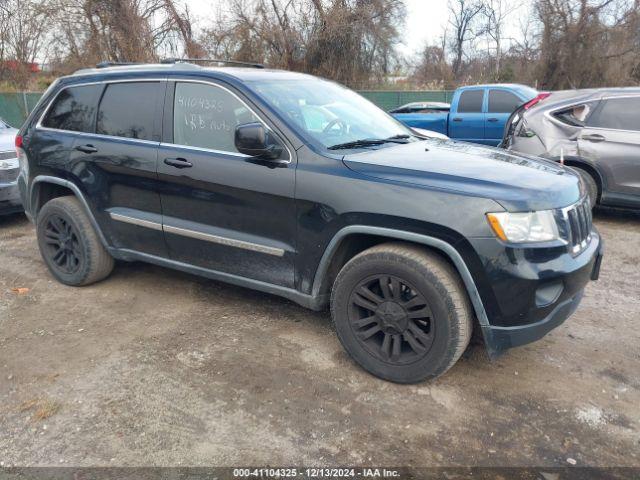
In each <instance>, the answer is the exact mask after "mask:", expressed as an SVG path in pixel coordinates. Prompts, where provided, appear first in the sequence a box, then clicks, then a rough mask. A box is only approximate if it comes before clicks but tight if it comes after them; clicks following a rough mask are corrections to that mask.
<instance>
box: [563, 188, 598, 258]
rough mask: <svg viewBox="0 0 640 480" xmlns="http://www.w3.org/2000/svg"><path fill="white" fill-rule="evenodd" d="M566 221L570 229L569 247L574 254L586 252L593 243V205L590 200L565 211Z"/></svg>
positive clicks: (585, 200) (586, 199) (584, 200)
mask: <svg viewBox="0 0 640 480" xmlns="http://www.w3.org/2000/svg"><path fill="white" fill-rule="evenodd" d="M564 215H565V219H566V221H567V223H568V227H569V229H568V230H569V231H568V234H569V238H568V241H569V245H570V246H571V250H572V252H573V253H575V254H577V253H580V252H581V251H582V250H584V249H585V248H586V247H587V245H589V242H590V241H591V224H592V222H593V217H592V215H591V203H590V202H589V199H588V198H585V199H583V200H582V201H580V202H578V203H576V204H575V205H571V206H570V207H567V208H566V209H565V210H564Z"/></svg>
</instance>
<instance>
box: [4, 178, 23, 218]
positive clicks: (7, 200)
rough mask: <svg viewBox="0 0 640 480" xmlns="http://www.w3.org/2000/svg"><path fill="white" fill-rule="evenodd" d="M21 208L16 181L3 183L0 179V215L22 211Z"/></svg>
mask: <svg viewBox="0 0 640 480" xmlns="http://www.w3.org/2000/svg"><path fill="white" fill-rule="evenodd" d="M23 210H24V209H23V208H22V202H21V200H20V191H19V190H18V182H17V181H12V182H6V183H3V182H2V181H0V215H7V214H10V213H16V212H22V211H23Z"/></svg>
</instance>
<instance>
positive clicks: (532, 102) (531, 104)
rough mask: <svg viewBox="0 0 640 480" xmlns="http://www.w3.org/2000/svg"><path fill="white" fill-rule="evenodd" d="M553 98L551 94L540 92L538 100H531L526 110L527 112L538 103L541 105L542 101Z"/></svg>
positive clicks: (526, 105) (525, 107)
mask: <svg viewBox="0 0 640 480" xmlns="http://www.w3.org/2000/svg"><path fill="white" fill-rule="evenodd" d="M549 96H551V94H550V93H549V92H540V93H539V94H538V95H537V96H536V98H534V99H533V100H529V101H528V102H527V103H525V104H524V107H522V108H524V109H525V110H529V109H530V108H531V107H533V106H534V105H537V104H538V103H540V102H541V101H542V100H544V99H545V98H547V97H549Z"/></svg>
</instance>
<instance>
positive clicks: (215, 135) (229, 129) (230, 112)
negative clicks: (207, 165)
mask: <svg viewBox="0 0 640 480" xmlns="http://www.w3.org/2000/svg"><path fill="white" fill-rule="evenodd" d="M259 121H260V120H259V119H258V117H256V116H255V115H254V114H253V113H252V112H251V111H250V110H249V109H248V108H247V106H246V105H245V104H244V103H243V102H241V101H240V100H239V99H238V98H237V97H236V96H235V95H233V94H232V93H231V92H229V91H227V90H225V89H223V88H220V87H217V86H215V85H207V84H203V83H188V82H178V83H176V89H175V94H174V102H173V143H174V144H176V145H187V146H190V147H198V148H206V149H209V150H218V151H222V152H233V153H238V150H237V149H236V146H235V131H236V127H237V126H238V125H243V124H246V123H252V122H259Z"/></svg>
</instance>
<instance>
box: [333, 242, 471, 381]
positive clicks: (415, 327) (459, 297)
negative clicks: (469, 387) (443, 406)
mask: <svg viewBox="0 0 640 480" xmlns="http://www.w3.org/2000/svg"><path fill="white" fill-rule="evenodd" d="M331 313H332V317H333V321H334V324H335V328H336V332H337V334H338V338H339V339H340V342H341V343H342V345H343V346H344V348H345V350H346V351H347V352H348V353H349V355H350V356H351V357H352V358H353V359H354V360H355V361H356V363H358V364H359V365H360V366H361V367H362V368H364V369H365V370H367V371H368V372H370V373H372V374H373V375H376V376H378V377H380V378H383V379H385V380H390V381H392V382H397V383H415V382H420V381H422V380H425V379H431V378H435V377H438V376H440V375H442V374H443V373H444V372H446V371H447V370H448V369H449V368H451V367H452V366H453V365H454V364H455V363H456V361H457V360H458V359H459V358H460V356H461V355H462V353H463V352H464V350H465V349H466V348H467V345H468V344H469V340H470V338H471V333H472V330H473V324H472V311H471V307H470V305H469V300H468V298H467V295H466V291H465V289H464V286H463V284H462V281H461V279H460V277H459V276H458V274H457V272H456V271H455V270H454V268H453V267H452V266H451V265H450V264H449V263H448V262H447V261H446V260H444V259H443V258H441V257H440V256H439V255H437V254H436V253H433V252H430V251H428V250H426V249H424V248H421V247H419V246H416V245H411V244H405V243H386V244H382V245H378V246H375V247H372V248H370V249H368V250H365V251H364V252H362V253H360V254H358V255H357V256H355V257H354V258H353V259H351V260H350V261H349V262H348V263H347V264H346V265H345V266H344V267H343V268H342V270H341V271H340V273H339V274H338V276H337V278H336V281H335V283H334V286H333V290H332V292H331Z"/></svg>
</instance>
